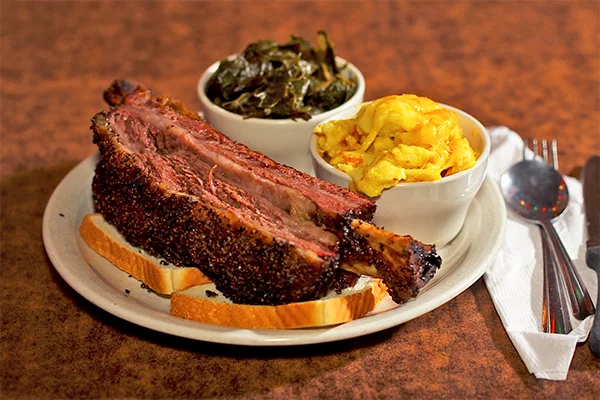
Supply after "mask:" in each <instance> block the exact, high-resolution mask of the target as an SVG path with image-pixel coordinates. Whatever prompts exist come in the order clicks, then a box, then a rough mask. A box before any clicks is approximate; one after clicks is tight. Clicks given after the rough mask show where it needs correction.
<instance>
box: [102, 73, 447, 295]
mask: <svg viewBox="0 0 600 400" xmlns="http://www.w3.org/2000/svg"><path fill="white" fill-rule="evenodd" d="M105 99H106V101H107V102H108V103H109V105H111V109H110V111H107V112H100V113H98V114H96V115H95V116H94V118H93V119H92V130H93V132H94V143H96V144H97V145H98V147H99V150H100V156H101V157H100V162H99V164H98V166H97V168H96V174H95V176H94V180H93V184H92V191H93V198H94V205H95V208H96V211H97V212H100V213H102V214H103V215H104V217H105V218H106V220H107V221H108V222H110V223H111V224H113V225H114V226H115V227H116V228H117V229H118V230H119V231H120V232H121V233H122V234H123V235H124V236H125V237H126V238H127V240H128V241H129V242H130V243H131V244H133V245H134V246H139V247H142V248H144V249H146V250H147V251H148V252H150V253H151V254H154V255H157V256H160V257H163V258H165V259H166V260H167V261H169V262H171V263H173V264H176V265H182V266H183V265H185V266H195V267H198V268H199V269H200V270H201V271H202V272H203V273H204V274H205V275H207V276H208V277H210V278H211V279H212V280H213V281H214V282H215V284H216V285H217V288H218V289H219V290H220V291H222V292H223V294H224V295H225V296H227V297H229V298H230V299H231V300H232V301H234V302H237V303H245V304H285V303H289V302H295V301H303V300H310V299H315V298H319V297H321V296H323V295H324V294H325V293H326V292H327V290H328V289H330V288H331V287H334V286H332V285H334V283H336V282H337V285H339V281H336V279H335V277H336V275H339V274H338V268H340V267H341V268H344V269H347V270H350V271H355V272H359V273H362V272H361V271H363V272H364V271H367V270H370V269H369V268H370V267H368V266H375V268H376V269H377V271H379V272H377V273H378V274H379V275H381V276H382V277H383V278H384V281H385V282H387V284H388V287H389V289H390V294H392V298H393V299H394V300H396V301H397V302H402V301H406V300H407V299H408V298H410V296H408V297H407V295H406V294H407V293H410V294H411V295H416V293H417V292H418V289H419V287H420V285H421V282H422V281H425V282H426V281H427V280H428V279H429V277H430V275H431V274H430V273H429V272H427V273H424V271H425V269H426V270H427V271H430V270H433V271H435V269H436V268H437V267H439V265H440V262H441V260H439V257H438V256H437V255H436V254H435V248H434V247H432V246H427V245H423V244H421V243H419V242H417V241H414V240H412V238H409V237H398V238H389V237H388V236H386V233H385V231H382V230H381V229H379V228H376V227H374V226H372V225H370V224H368V223H367V222H368V221H370V220H371V218H372V217H373V214H374V212H375V204H374V203H373V202H372V201H370V200H368V199H365V198H364V197H362V196H361V195H359V194H357V193H354V192H351V191H349V190H347V189H343V188H340V187H338V186H335V185H332V184H330V183H328V182H325V181H322V180H319V179H317V178H314V177H311V176H309V175H307V174H304V173H301V172H299V171H296V170H294V169H293V168H289V167H286V166H283V165H281V164H277V163H275V162H274V161H272V160H271V159H269V158H267V157H266V156H264V155H262V154H260V153H257V152H254V151H252V150H250V149H248V148H247V147H246V146H244V145H242V144H239V143H235V142H233V141H231V140H230V139H229V138H227V137H226V136H224V135H222V134H221V133H219V132H217V131H215V130H214V129H213V128H212V127H211V126H210V125H209V124H208V123H206V121H204V120H203V119H201V118H200V117H198V115H197V114H196V113H193V112H190V111H188V110H187V109H185V107H184V106H183V105H182V104H181V103H179V102H177V101H174V100H171V99H168V98H165V97H163V98H154V97H152V96H151V93H150V92H149V91H148V90H147V89H146V88H144V87H143V86H141V85H137V84H133V83H130V82H127V81H115V82H114V83H113V84H112V86H111V87H110V88H109V89H108V90H107V91H106V92H105ZM381 232H383V233H381ZM378 235H379V236H378ZM376 237H381V238H384V239H382V240H384V241H386V243H388V242H389V243H391V244H390V245H389V249H394V252H395V254H396V256H390V254H391V250H381V249H379V247H378V246H379V244H380V242H377V239H374V238H376ZM359 249H360V250H359ZM403 249H404V250H403ZM408 253H410V254H412V255H410V256H406V255H407V254H408ZM398 254H400V255H401V257H398V256H397V255H398ZM399 260H401V262H398V261H399ZM360 265H363V266H367V268H362V270H361V269H360V268H359V266H360ZM424 265H428V266H430V267H427V268H425V269H424V268H422V266H424ZM395 266H397V267H395ZM431 266H433V267H431ZM371 269H372V268H371ZM382 271H383V272H382ZM396 276H402V279H397V278H395V277H396ZM344 277H345V278H344V281H351V280H348V279H347V274H344ZM423 278H424V279H423ZM335 287H338V286H335Z"/></svg>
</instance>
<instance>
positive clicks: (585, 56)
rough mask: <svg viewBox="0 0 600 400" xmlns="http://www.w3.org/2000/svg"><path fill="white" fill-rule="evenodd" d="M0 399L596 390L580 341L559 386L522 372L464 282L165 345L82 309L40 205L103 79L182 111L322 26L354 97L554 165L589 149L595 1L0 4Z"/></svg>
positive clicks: (506, 394) (79, 141)
mask: <svg viewBox="0 0 600 400" xmlns="http://www.w3.org/2000/svg"><path fill="white" fill-rule="evenodd" d="M0 4H1V6H0V7H1V16H0V18H1V20H0V29H1V39H0V51H1V54H0V96H1V98H0V140H1V145H0V155H1V157H0V174H1V175H0V178H1V192H0V195H1V199H0V200H1V201H0V206H1V220H0V229H1V240H0V249H1V252H0V257H1V259H0V262H1V267H0V285H1V296H0V307H1V308H0V323H1V326H0V339H1V341H0V397H1V398H2V399H17V398H18V399H35V398H40V399H58V398H119V399H120V398H181V399H183V398H194V399H200V398H253V399H263V398H280V399H289V398H301V399H314V398H322V399H332V398H342V399H346V398H362V399H370V398H390V399H399V398H452V399H463V398H493V399H498V398H527V399H533V398H543V399H546V398H557V399H571V398H579V399H585V398H589V399H592V398H599V397H600V369H599V365H600V364H599V361H598V360H596V359H594V358H593V356H592V355H591V353H590V351H589V348H588V346H587V344H580V345H579V346H578V347H577V349H576V351H575V355H574V358H573V361H572V365H571V369H570V372H569V376H568V379H567V380H566V381H564V382H550V381H543V380H537V379H535V377H533V376H532V375H530V374H529V373H528V371H527V369H526V368H525V365H524V364H523V363H522V361H521V359H520V358H519V355H518V354H517V352H516V350H515V349H514V347H513V346H512V344H511V342H510V340H509V338H508V336H507V335H506V332H505V331H504V329H503V327H502V324H501V322H500V320H499V318H498V315H497V314H496V311H495V309H494V306H493V304H492V302H491V299H490V296H489V294H488V292H487V290H486V287H485V285H484V283H483V280H481V279H480V280H479V281H477V282H476V283H475V284H474V285H473V286H472V287H470V288H469V289H468V290H466V291H465V292H463V293H462V294H460V295H459V296H457V297H456V298H454V299H453V300H451V301H449V302H448V303H446V304H444V305H442V306H440V307H439V308H437V309H435V310H433V311H431V312H429V313H427V314H425V315H423V316H422V317H420V318H417V319H415V320H412V321H410V322H407V323H405V324H403V325H401V326H398V327H395V328H391V329H388V330H385V331H382V332H379V333H375V334H371V335H367V336H363V337H359V338H355V339H349V340H345V341H341V342H334V343H328V344H317V345H310V346H302V347H288V348H267V347H240V346H229V345H218V344H212V343H207V342H200V341H193V340H188V339H181V338H179V337H174V336H170V335H167V334H162V333H158V332H155V331H152V330H149V329H146V328H142V327H140V326H137V325H134V324H132V323H129V322H126V321H123V320H121V319H119V318H117V317H115V316H113V315H111V314H109V313H107V312H105V311H103V310H102V309H100V308H98V307H96V306H94V305H93V304H91V303H90V302H88V301H87V300H86V299H84V298H83V297H81V296H80V295H78V294H77V293H76V292H75V291H74V290H73V289H71V288H70V287H69V286H68V285H67V284H66V283H65V281H63V279H62V278H61V277H60V276H59V275H58V274H57V273H56V271H55V269H54V268H53V266H52V264H51V263H50V261H49V259H48V257H47V255H46V252H45V250H44V246H43V242H42V235H41V225H42V215H43V212H44V208H45V206H46V204H47V202H48V199H49V197H50V195H51V193H52V191H53V190H54V188H55V187H56V185H57V184H58V183H59V182H60V181H61V179H62V178H63V177H64V176H65V175H66V174H67V172H68V171H69V170H71V169H72V168H73V167H74V166H75V165H76V164H77V163H78V162H79V161H81V160H83V159H84V158H86V157H88V156H89V155H90V154H93V153H94V152H95V147H94V145H93V144H92V142H91V133H90V130H89V126H90V118H91V117H92V116H93V115H94V113H96V112H97V111H99V110H101V109H104V108H105V105H104V102H103V100H102V95H101V94H102V90H103V89H104V88H105V87H106V86H107V85H108V84H109V83H110V82H111V81H112V80H113V79H114V78H123V77H126V78H131V79H135V80H138V81H140V82H143V83H144V84H146V85H147V86H149V87H150V88H152V89H153V90H154V92H155V93H158V94H169V95H171V96H172V97H175V98H179V99H181V100H182V101H183V102H184V103H186V104H187V105H188V106H189V107H190V108H195V109H199V108H200V105H199V101H198V99H197V97H196V91H195V86H196V83H197V80H198V78H199V77H200V74H201V73H202V71H203V70H204V69H205V68H206V67H207V66H208V65H210V64H211V63H213V62H214V61H216V60H218V59H220V58H222V57H224V56H225V55H228V54H231V53H235V52H237V51H240V50H241V49H243V47H244V46H245V45H246V44H247V43H249V42H251V41H255V40H258V39H262V38H272V39H275V40H279V41H283V40H286V39H287V37H288V36H289V35H290V34H297V35H301V36H304V37H306V38H308V39H309V40H311V41H312V40H313V38H314V36H315V34H316V31H317V30H318V29H321V28H323V29H325V30H327V31H328V33H329V35H330V37H331V38H332V39H333V40H334V42H335V44H336V50H337V52H338V54H339V55H340V56H342V57H344V58H346V59H349V60H351V61H352V62H353V63H354V64H356V65H357V66H358V67H359V68H360V69H361V70H362V72H363V74H364V76H365V79H366V81H367V90H366V94H365V97H366V98H367V99H372V98H376V97H380V96H383V95H386V94H391V93H402V92H404V93H417V94H421V95H426V96H428V97H431V98H433V99H435V100H437V101H440V102H442V103H446V104H451V105H454V106H456V107H459V108H462V109H464V110H468V111H469V113H471V114H473V115H475V116H477V118H478V119H479V120H481V121H482V122H483V124H484V125H486V126H492V125H507V126H509V127H511V128H512V129H513V130H515V131H517V132H520V133H521V134H523V135H528V136H529V135H531V136H537V137H543V136H546V137H556V138H558V140H559V144H560V159H561V169H562V171H563V172H564V173H569V172H572V171H574V170H576V169H577V168H578V167H580V166H581V165H582V164H583V163H584V161H585V159H586V158H587V157H588V156H590V155H592V154H598V153H600V82H599V72H598V71H600V40H599V35H598V32H599V30H600V24H599V14H600V12H599V10H600V6H599V3H598V1H575V2H563V1H545V2H532V1H527V2H525V1H514V2H512V1H502V2H493V1H459V2H449V1H439V2H409V1H402V2H401V1H394V2H385V1H377V2H359V1H353V2H341V1H324V2H316V1H300V2H279V1H275V2H262V1H260V2H259V1H255V2H238V1H225V2H213V1H210V2H200V1H197V2H183V1H181V2H148V3H145V2H141V1H131V2H87V1H86V2H83V1H69V2H47V1H44V2H33V1H28V2H19V1H2V2H1V3H0Z"/></svg>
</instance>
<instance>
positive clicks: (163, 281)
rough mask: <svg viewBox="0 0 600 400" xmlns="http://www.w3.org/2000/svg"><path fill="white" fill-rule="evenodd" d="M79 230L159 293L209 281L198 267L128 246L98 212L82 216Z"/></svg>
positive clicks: (89, 242) (102, 252)
mask: <svg viewBox="0 0 600 400" xmlns="http://www.w3.org/2000/svg"><path fill="white" fill-rule="evenodd" d="M79 233H80V234H81V237H82V239H83V241H84V242H85V243H86V244H87V245H88V246H90V247H91V248H92V249H93V250H94V251H95V252H96V253H98V254H100V255H101V256H102V257H104V258H106V259H107V260H108V261H110V262H111V263H113V264H114V265H115V266H117V267H118V268H119V269H121V270H123V271H125V272H127V273H128V274H129V275H131V276H133V277H134V278H136V279H138V280H140V281H142V282H143V283H144V284H145V285H146V286H148V287H149V288H150V289H152V290H154V291H156V292H158V293H162V294H171V293H173V292H176V291H179V290H184V289H186V288H188V287H190V286H194V285H201V284H204V283H207V282H210V279H208V278H207V277H206V276H205V275H204V274H203V273H202V272H200V270H199V269H198V268H193V267H189V268H188V267H177V266H175V265H172V264H166V263H165V262H164V261H162V263H161V260H160V259H159V258H156V257H153V256H151V255H149V254H148V253H146V252H144V251H142V250H140V249H138V248H137V247H133V246H131V245H130V244H129V243H127V241H126V240H125V238H124V237H123V235H121V234H120V233H119V232H118V231H117V229H116V228H115V227H114V226H112V225H110V224H109V223H108V222H106V220H105V219H104V217H103V216H102V215H101V214H88V215H86V216H84V217H83V221H82V222H81V226H80V228H79Z"/></svg>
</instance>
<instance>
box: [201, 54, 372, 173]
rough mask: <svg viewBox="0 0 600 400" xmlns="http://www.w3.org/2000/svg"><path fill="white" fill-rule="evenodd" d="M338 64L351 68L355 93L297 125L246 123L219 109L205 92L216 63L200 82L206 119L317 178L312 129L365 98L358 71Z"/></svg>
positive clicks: (287, 122) (285, 121)
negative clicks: (310, 142) (343, 101)
mask: <svg viewBox="0 0 600 400" xmlns="http://www.w3.org/2000/svg"><path fill="white" fill-rule="evenodd" d="M336 61H337V63H338V65H340V66H342V65H344V64H348V66H347V67H346V69H344V74H346V76H347V77H348V78H352V79H355V80H356V82H357V83H358V87H357V90H356V93H354V95H353V96H352V97H351V98H350V99H349V100H348V101H347V102H345V103H344V104H342V105H341V106H339V107H337V108H335V109H333V110H330V111H327V112H324V113H321V114H318V115H314V116H313V117H312V118H311V119H309V120H308V121H304V120H302V119H297V120H295V121H294V120H292V119H264V118H248V119H244V118H242V116H240V115H238V114H235V113H232V112H230V111H227V110H225V109H223V108H221V107H219V106H217V105H216V104H214V103H213V102H212V101H210V99H209V98H208V97H207V96H206V91H205V89H204V88H205V87H206V83H207V82H208V80H209V79H210V77H211V76H212V74H214V73H215V71H216V70H217V68H218V67H219V63H220V61H219V62H216V63H214V64H213V65H211V66H210V67H208V69H207V70H206V71H205V72H204V73H203V74H202V76H201V77H200V81H199V82H198V87H197V91H198V96H199V97H200V103H201V105H202V113H203V115H204V118H205V119H206V121H208V123H209V124H211V125H212V126H213V127H214V128H215V129H216V130H218V131H219V132H221V133H223V134H225V135H227V136H228V137H229V138H230V139H232V140H235V141H236V142H240V143H243V144H245V145H246V146H248V147H249V148H251V149H252V150H255V151H258V152H261V153H263V154H265V155H266V156H268V157H270V158H272V159H273V160H275V161H277V162H279V163H281V164H285V165H289V166H291V167H294V168H296V169H298V170H300V171H303V172H306V173H308V174H311V175H314V170H313V164H312V159H311V156H310V153H309V151H308V145H309V141H310V137H311V135H312V131H313V129H314V128H315V126H317V125H318V124H320V123H321V122H323V121H324V120H326V119H329V118H330V117H331V116H332V115H334V114H337V113H338V112H340V111H341V110H343V109H345V108H348V107H351V106H354V105H358V104H361V103H362V102H363V98H364V94H365V78H364V77H363V75H362V73H361V72H360V71H359V69H358V68H356V67H355V66H354V65H352V64H350V63H348V62H347V61H346V60H344V59H343V58H340V57H337V58H336Z"/></svg>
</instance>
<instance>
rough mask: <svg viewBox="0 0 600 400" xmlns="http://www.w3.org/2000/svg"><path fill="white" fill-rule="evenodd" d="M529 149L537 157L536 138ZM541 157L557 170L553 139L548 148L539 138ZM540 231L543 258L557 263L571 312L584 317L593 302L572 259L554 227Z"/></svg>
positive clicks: (545, 141)
mask: <svg viewBox="0 0 600 400" xmlns="http://www.w3.org/2000/svg"><path fill="white" fill-rule="evenodd" d="M528 142H529V141H528V140H527V139H525V140H524V144H525V146H524V147H523V158H524V159H525V157H526V148H527V147H529V146H528ZM531 149H532V151H533V153H534V157H539V155H538V154H539V151H538V150H539V144H538V141H537V139H532V140H531ZM541 157H542V159H543V160H544V161H545V162H547V163H548V164H550V165H552V167H553V168H554V169H555V170H557V171H558V146H557V143H556V140H555V139H552V140H551V142H550V148H549V147H548V141H547V140H546V139H542V140H541ZM548 223H549V224H551V223H552V222H551V221H548ZM542 231H543V232H542V245H543V248H544V249H543V251H544V259H545V260H546V259H554V261H555V262H556V263H557V264H558V266H559V267H560V272H561V274H562V279H563V282H564V285H565V287H566V291H567V294H568V296H569V301H570V303H571V310H572V314H573V316H575V318H577V319H580V320H581V319H585V318H586V317H587V316H589V315H592V314H593V313H594V311H595V308H594V304H593V303H592V300H591V298H590V296H589V294H588V292H587V289H586V287H585V285H584V284H583V281H582V280H581V277H580V276H579V273H578V272H577V269H576V268H575V265H573V261H572V260H571V257H570V256H569V253H568V252H567V250H566V249H565V246H564V244H563V243H562V240H561V239H560V237H559V236H558V235H557V234H556V231H555V230H554V229H542Z"/></svg>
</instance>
